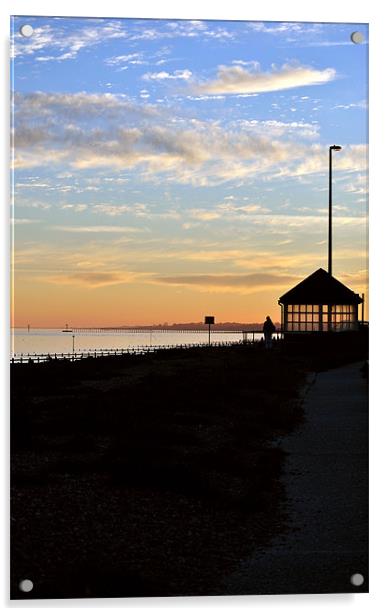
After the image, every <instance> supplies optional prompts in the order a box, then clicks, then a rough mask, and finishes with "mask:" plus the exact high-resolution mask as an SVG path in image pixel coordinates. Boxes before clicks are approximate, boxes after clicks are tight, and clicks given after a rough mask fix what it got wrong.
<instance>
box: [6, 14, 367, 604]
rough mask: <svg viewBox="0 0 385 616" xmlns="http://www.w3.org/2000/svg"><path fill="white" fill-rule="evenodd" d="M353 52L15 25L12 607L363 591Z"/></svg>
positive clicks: (243, 28)
mask: <svg viewBox="0 0 385 616" xmlns="http://www.w3.org/2000/svg"><path fill="white" fill-rule="evenodd" d="M368 39H369V32H368V25H367V24H362V23H361V24H351V23H295V22H257V21H250V22H246V21H204V20H202V21H200V20H192V21H191V20H190V21H188V20H178V19H170V20H158V19H152V20H150V19H142V20H139V19H118V18H103V19H102V18H91V17H86V18H68V17H66V18H64V17H36V16H35V17H34V16H15V17H13V18H12V20H11V50H12V59H11V70H12V72H11V87H12V93H11V94H12V221H11V222H12V273H11V274H12V276H11V277H12V330H11V335H12V337H11V340H12V349H11V358H10V360H11V415H10V416H11V597H12V599H30V598H43V599H44V598H54V599H66V598H98V597H154V596H159V597H161V596H191V595H247V594H252V595H253V594H254V595H260V594H296V593H355V592H368V588H369V586H368V583H369V581H368V329H369V323H368V245H367V222H368V196H367V193H368V190H367V172H368V169H367V146H368V133H367V125H368V95H367V90H368V70H367V60H368ZM267 315H268V316H267Z"/></svg>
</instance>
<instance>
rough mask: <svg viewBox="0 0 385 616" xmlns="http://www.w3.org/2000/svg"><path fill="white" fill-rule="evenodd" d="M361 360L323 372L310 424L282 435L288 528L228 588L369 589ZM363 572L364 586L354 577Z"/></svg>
mask: <svg viewBox="0 0 385 616" xmlns="http://www.w3.org/2000/svg"><path fill="white" fill-rule="evenodd" d="M362 364H363V362H359V363H356V364H350V365H347V366H343V367H342V368H337V369H334V370H329V371H327V372H323V373H319V374H318V375H317V376H316V377H315V380H314V382H313V384H312V385H311V386H310V387H309V389H308V390H307V392H306V394H305V399H304V407H305V422H304V424H303V425H302V426H301V427H300V428H299V429H298V430H296V431H295V432H293V433H292V434H291V435H288V436H286V437H284V438H283V439H281V440H280V445H281V447H282V448H283V449H284V450H285V451H286V452H287V453H288V454H289V455H288V456H287V458H286V462H285V468H284V473H283V483H284V486H285V490H286V495H287V507H288V513H289V527H290V529H289V531H288V532H286V533H285V534H282V535H280V536H278V537H276V539H275V540H274V542H273V544H272V545H271V547H270V548H268V549H265V552H261V551H257V552H255V553H254V554H253V556H252V557H251V558H250V559H249V560H247V561H244V563H243V564H242V566H241V567H240V569H239V570H238V571H237V572H236V573H235V574H233V575H232V576H231V577H230V578H228V579H227V580H226V581H225V583H224V587H223V588H222V592H223V593H226V594H227V593H231V594H232V593H234V594H276V593H325V592H367V590H368V582H367V579H368V555H367V551H368V537H367V523H368V512H367V506H368V392H367V382H366V380H365V379H364V377H363V375H362V372H361V368H362ZM354 573H361V574H363V575H364V577H365V582H364V584H363V585H362V586H359V587H357V586H353V585H352V584H351V582H350V577H351V575H352V574H354Z"/></svg>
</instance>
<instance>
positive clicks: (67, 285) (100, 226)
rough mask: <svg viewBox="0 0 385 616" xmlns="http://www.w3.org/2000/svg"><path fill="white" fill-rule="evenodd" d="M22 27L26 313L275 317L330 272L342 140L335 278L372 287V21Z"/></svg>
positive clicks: (61, 21)
mask: <svg viewBox="0 0 385 616" xmlns="http://www.w3.org/2000/svg"><path fill="white" fill-rule="evenodd" d="M24 23H29V24H31V25H32V26H33V28H34V34H33V36H32V37H31V38H29V39H24V38H23V37H22V36H21V35H20V33H19V28H20V26H21V25H22V24H24ZM355 30H358V31H360V32H362V33H363V35H364V39H365V42H364V44H362V45H355V44H353V43H352V42H351V40H350V35H351V33H352V32H353V31H355ZM13 33H14V34H13V50H14V60H13V62H14V68H13V89H14V103H13V108H14V129H15V137H14V138H15V142H14V143H15V146H14V163H15V165H14V166H15V170H14V211H13V215H14V219H15V250H14V252H15V300H16V303H15V313H16V323H18V324H23V323H24V321H25V320H26V319H27V320H31V317H30V314H32V315H33V318H35V320H36V322H39V324H47V325H48V324H60V323H61V322H68V321H72V322H73V324H75V323H76V324H79V325H80V324H83V323H84V324H88V323H89V321H90V320H92V321H93V324H117V323H122V322H141V321H142V322H160V321H162V322H164V321H170V322H172V321H182V320H192V321H198V320H200V319H201V316H202V315H201V313H202V311H203V312H206V311H207V313H210V312H213V313H214V314H217V315H219V318H220V319H221V320H244V321H255V320H261V319H262V318H263V315H264V313H265V312H266V311H268V312H271V313H272V314H273V315H275V316H276V317H278V310H277V306H276V299H277V298H278V297H279V296H280V295H281V294H282V293H283V292H285V291H286V290H287V289H288V288H290V287H291V286H292V285H293V284H295V283H296V282H298V281H299V280H300V279H301V278H302V277H304V276H305V275H308V274H310V273H311V272H312V271H314V269H316V268H317V267H326V263H327V246H326V240H327V198H328V194H327V173H328V167H327V164H328V148H329V145H331V144H333V143H337V144H340V145H342V146H343V150H342V151H341V152H340V153H336V154H335V155H334V163H335V165H334V239H335V244H334V245H335V250H334V257H335V265H334V274H335V275H336V276H337V277H339V278H340V279H341V280H342V281H343V282H345V284H347V285H348V286H350V287H351V288H353V289H354V290H355V291H356V292H360V293H361V292H366V286H367V245H366V242H367V160H366V146H367V53H368V45H367V42H368V30H367V26H366V25H364V24H304V23H279V22H270V23H261V22H228V21H226V22H225V21H223V22H217V21H177V20H174V21H167V20H122V19H81V18H76V19H68V18H43V17H38V18H31V17H28V18H23V17H17V18H15V19H14V23H13ZM42 297H43V298H44V301H43V302H42V301H41V298H42ZM26 306H28V311H29V313H30V314H27V311H26V308H25V307H26ZM117 306H118V307H117ZM143 306H145V307H146V308H145V309H143ZM91 307H92V310H91ZM276 313H277V314H276ZM86 321H87V322H86Z"/></svg>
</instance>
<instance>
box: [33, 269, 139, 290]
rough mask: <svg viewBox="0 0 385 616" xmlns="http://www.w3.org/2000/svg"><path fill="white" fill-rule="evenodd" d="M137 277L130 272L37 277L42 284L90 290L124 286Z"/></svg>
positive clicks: (59, 274)
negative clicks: (79, 287)
mask: <svg viewBox="0 0 385 616" xmlns="http://www.w3.org/2000/svg"><path fill="white" fill-rule="evenodd" d="M137 277H138V275H137V274H136V273H131V272H70V273H66V274H61V273H57V274H51V275H46V276H39V277H38V279H39V280H40V281H42V282H49V283H51V284H56V285H63V284H64V285H77V286H82V287H84V286H85V287H88V288H91V289H95V288H99V287H106V286H111V285H116V284H126V283H130V282H133V281H134V280H136V278H137Z"/></svg>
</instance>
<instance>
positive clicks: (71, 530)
mask: <svg viewBox="0 0 385 616" xmlns="http://www.w3.org/2000/svg"><path fill="white" fill-rule="evenodd" d="M313 367H314V366H313V365H312V359H311V357H310V356H309V355H306V354H303V353H302V354H301V355H298V353H296V352H294V353H293V352H287V351H285V350H284V348H283V347H281V346H279V347H278V348H275V349H273V351H272V352H267V351H266V350H265V349H264V348H263V345H260V344H257V345H250V346H239V347H230V348H207V349H190V350H182V351H180V350H175V351H173V350H168V351H161V352H159V353H157V354H155V355H152V356H144V357H143V356H123V357H116V358H115V357H112V358H99V359H87V360H84V361H81V362H74V363H70V362H65V361H64V362H63V361H57V362H55V361H53V362H50V363H47V364H40V365H38V364H31V365H14V366H13V367H12V409H11V430H12V544H11V551H12V559H11V560H12V562H11V565H12V596H13V597H14V598H32V597H35V598H39V597H41V598H49V597H52V598H53V597H55V598H56V597H59V598H60V597H62V598H66V597H90V596H92V597H108V596H156V595H184V594H189V595H195V594H215V593H216V588H217V587H218V586H219V584H220V580H221V579H222V578H223V577H224V576H226V575H229V574H230V573H231V571H232V570H234V569H235V568H237V566H238V565H239V562H240V560H241V559H242V558H244V557H246V556H247V555H248V553H249V552H250V551H251V550H253V549H255V547H256V546H259V548H260V549H261V550H263V546H266V545H268V543H269V541H270V540H271V538H272V537H273V536H274V534H275V533H276V532H277V531H282V530H283V529H284V527H285V502H284V494H283V492H282V487H281V484H280V480H279V478H280V470H281V466H282V462H283V452H282V451H280V450H279V448H277V447H275V446H273V444H272V442H273V439H274V437H275V436H277V435H278V434H283V433H287V432H288V431H290V430H292V429H293V428H294V427H296V426H297V425H298V423H299V422H300V421H301V420H302V410H301V401H300V398H299V392H300V389H301V387H302V385H303V383H304V380H305V378H306V373H307V371H309V370H311V369H313ZM23 578H29V579H31V580H32V581H33V582H34V589H33V591H32V593H30V594H29V595H25V594H24V595H23V593H21V592H20V591H19V590H18V583H19V581H20V580H21V579H23Z"/></svg>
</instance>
